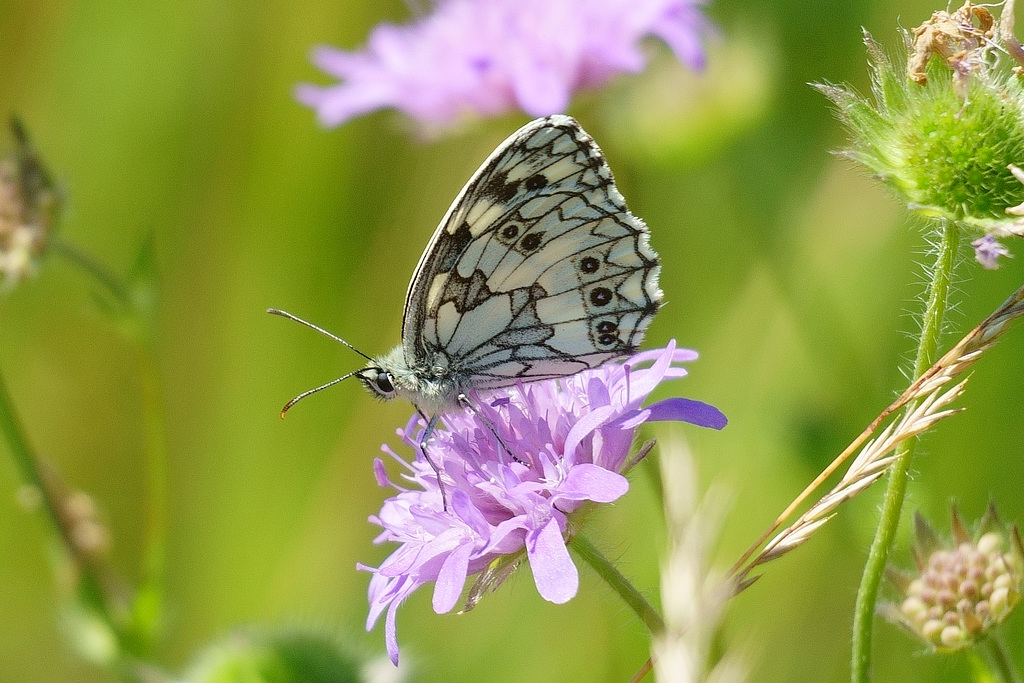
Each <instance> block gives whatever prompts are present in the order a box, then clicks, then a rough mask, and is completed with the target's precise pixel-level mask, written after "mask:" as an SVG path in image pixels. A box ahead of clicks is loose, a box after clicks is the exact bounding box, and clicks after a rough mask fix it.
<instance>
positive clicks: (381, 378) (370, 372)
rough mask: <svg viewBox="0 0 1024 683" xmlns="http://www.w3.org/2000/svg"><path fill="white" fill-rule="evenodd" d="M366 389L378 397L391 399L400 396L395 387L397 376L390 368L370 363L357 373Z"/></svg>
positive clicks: (386, 399)
mask: <svg viewBox="0 0 1024 683" xmlns="http://www.w3.org/2000/svg"><path fill="white" fill-rule="evenodd" d="M356 377H358V378H359V381H360V382H362V383H363V386H364V387H366V390H367V391H369V392H370V393H371V394H373V395H374V396H376V397H377V398H380V399H383V400H385V401H389V400H391V399H393V398H395V397H396V396H398V389H397V388H396V387H395V376H394V374H392V373H391V371H390V370H385V369H384V368H381V367H377V366H376V365H369V366H367V367H365V368H363V369H362V370H360V371H358V372H357V373H356Z"/></svg>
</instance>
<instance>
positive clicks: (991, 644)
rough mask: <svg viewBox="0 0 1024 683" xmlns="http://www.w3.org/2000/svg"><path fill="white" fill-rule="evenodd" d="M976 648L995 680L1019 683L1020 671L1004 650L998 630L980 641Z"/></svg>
mask: <svg viewBox="0 0 1024 683" xmlns="http://www.w3.org/2000/svg"><path fill="white" fill-rule="evenodd" d="M978 649H979V650H980V651H981V653H982V654H983V655H984V657H983V659H984V661H985V664H986V665H987V667H988V668H989V669H990V670H991V671H992V673H993V675H994V676H995V677H996V680H998V681H1000V682H1001V683H1021V677H1020V673H1019V672H1018V671H1017V669H1016V667H1014V665H1013V660H1012V659H1010V653H1009V652H1007V651H1006V644H1005V643H1003V640H1002V638H1000V637H999V634H998V632H997V633H993V634H992V635H990V636H989V637H988V638H986V639H985V640H983V641H981V642H980V643H979V644H978Z"/></svg>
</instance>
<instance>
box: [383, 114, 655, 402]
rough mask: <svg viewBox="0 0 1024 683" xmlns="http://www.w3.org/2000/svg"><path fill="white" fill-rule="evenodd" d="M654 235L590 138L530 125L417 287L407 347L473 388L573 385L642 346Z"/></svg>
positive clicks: (651, 305)
mask: <svg viewBox="0 0 1024 683" xmlns="http://www.w3.org/2000/svg"><path fill="white" fill-rule="evenodd" d="M659 271H660V265H659V262H658V255H657V254H656V253H655V252H654V250H653V249H651V247H650V244H649V243H648V231H647V226H646V225H644V223H643V221H641V220H640V219H639V218H637V217H636V216H633V215H632V214H631V213H630V212H629V210H628V209H627V208H626V204H625V201H624V200H623V198H622V195H621V194H619V191H618V190H617V189H616V187H615V183H614V180H613V178H612V174H611V170H610V169H609V168H608V164H607V162H606V161H605V159H604V156H603V155H602V153H601V150H600V149H598V147H597V145H596V144H595V143H594V141H593V139H591V137H590V136H589V135H587V133H585V132H584V131H583V129H582V128H580V126H579V124H577V123H576V121H575V120H574V119H572V118H570V117H568V116H550V117H547V118H543V119H537V120H536V121H533V122H531V123H529V124H527V125H526V126H524V127H523V128H521V129H520V130H518V131H517V132H516V133H514V134H513V135H512V136H511V137H509V139H508V140H506V141H505V142H504V143H502V144H501V145H500V146H499V147H498V148H497V149H496V150H495V151H494V153H493V154H492V155H491V156H490V158H488V159H487V161H485V162H484V164H483V166H481V167H480V169H479V170H478V171H477V172H476V174H475V175H474V176H473V178H472V179H471V180H470V181H469V183H467V185H466V187H465V188H463V190H462V192H461V193H460V194H459V196H458V197H457V198H456V199H455V202H454V203H453V204H452V206H451V208H450V209H449V210H448V213H447V214H446V215H445V217H444V218H443V219H442V221H441V224H440V225H439V226H438V228H437V231H436V232H435V233H434V236H433V238H432V239H431V241H430V243H429V245H428V246H427V249H426V251H424V253H423V256H422V257H421V258H420V262H419V265H418V266H417V268H416V271H415V273H414V275H413V278H412V282H411V284H410V285H409V291H408V294H407V296H406V302H405V318H404V321H403V325H402V344H403V351H404V354H405V358H406V362H407V363H408V364H409V365H410V367H423V366H424V365H430V364H435V363H436V361H437V359H438V358H439V357H440V358H441V359H442V362H443V363H445V364H447V365H448V366H449V372H450V373H451V374H452V375H453V376H455V377H457V378H458V379H460V381H461V383H462V384H463V385H464V386H468V387H472V388H489V387H499V386H505V385H509V384H512V383H514V382H516V381H517V380H522V381H532V380H537V379H544V378H549V377H558V376H564V375H570V374H574V373H576V372H579V371H581V370H584V369H586V368H589V367H595V366H597V365H600V364H601V363H603V362H605V361H607V360H608V359H610V358H613V357H615V356H619V355H623V354H627V353H630V352H632V351H633V350H635V349H636V347H637V346H638V345H639V344H640V341H641V339H642V337H643V333H644V330H645V329H646V327H647V325H648V323H649V322H650V320H651V317H652V316H653V315H654V313H655V312H656V311H657V309H658V306H659V304H660V301H661V297H662V293H661V290H660V289H659V288H658V273H659Z"/></svg>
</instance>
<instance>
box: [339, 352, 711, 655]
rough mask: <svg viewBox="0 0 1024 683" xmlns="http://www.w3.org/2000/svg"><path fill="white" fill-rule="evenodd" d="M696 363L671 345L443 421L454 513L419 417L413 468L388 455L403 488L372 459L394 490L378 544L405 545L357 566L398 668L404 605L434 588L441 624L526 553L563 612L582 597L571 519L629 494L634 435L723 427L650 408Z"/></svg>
mask: <svg viewBox="0 0 1024 683" xmlns="http://www.w3.org/2000/svg"><path fill="white" fill-rule="evenodd" d="M696 358H697V353H696V352H695V351H690V350H688V349H677V348H675V343H674V342H671V343H669V345H668V346H667V347H666V348H664V349H656V350H653V351H644V352H641V353H638V354H636V355H634V356H632V357H631V358H629V359H628V360H627V361H625V362H616V363H607V364H605V365H602V366H600V367H597V368H594V369H591V370H586V371H584V372H581V373H579V374H577V375H572V376H570V377H564V378H559V379H552V380H545V381H539V382H533V383H530V384H519V385H516V386H512V387H508V388H505V389H500V390H496V391H493V392H490V393H488V394H487V395H486V396H485V397H476V401H475V403H476V408H475V410H474V411H457V412H452V413H451V414H447V415H445V416H444V418H443V420H442V422H443V424H442V425H440V426H439V427H438V429H437V430H436V431H435V432H434V433H433V435H432V436H431V439H430V443H429V449H430V455H431V459H432V460H434V461H435V462H436V463H437V464H438V466H439V467H440V469H441V470H442V472H443V475H442V476H443V479H444V487H445V492H446V494H447V495H448V499H449V505H448V510H447V511H446V510H445V509H444V505H443V502H442V498H441V491H440V489H439V488H438V480H437V475H436V474H435V473H434V470H433V469H432V468H431V466H430V464H429V463H428V462H427V461H426V460H425V459H424V457H423V454H422V453H421V452H420V449H419V447H418V444H419V442H420V438H421V435H422V432H423V428H424V425H423V422H422V421H421V419H420V418H419V416H418V415H414V416H413V417H412V419H410V421H409V423H408V424H407V425H406V427H405V429H404V430H399V431H398V434H399V436H400V437H401V438H402V441H403V442H405V444H406V445H407V446H409V447H410V448H412V449H413V450H414V451H416V452H417V455H416V458H415V459H414V460H413V461H412V462H408V461H406V460H405V459H403V458H401V457H400V456H399V455H397V454H396V453H395V452H394V451H393V450H391V449H390V448H389V447H387V446H384V447H383V448H382V450H383V451H384V452H385V453H387V454H388V455H389V456H391V458H393V459H394V460H395V461H397V462H398V463H399V464H400V465H401V466H402V467H403V468H404V469H405V472H404V473H403V474H402V477H401V478H402V479H403V480H404V481H403V482H401V483H399V482H395V481H392V480H391V479H389V478H388V475H387V473H386V471H385V469H384V463H383V462H382V461H381V459H380V458H378V459H376V460H375V461H374V471H375V473H376V476H377V481H378V483H379V484H380V485H381V486H385V487H393V488H394V489H395V490H396V491H397V493H396V495H394V496H393V497H391V498H388V499H387V500H385V501H384V504H383V505H382V507H381V510H380V513H379V514H378V515H376V516H373V517H371V518H370V521H371V522H373V523H375V524H379V525H380V526H381V527H383V531H382V532H381V533H380V535H378V536H377V538H376V539H375V542H376V543H383V542H386V541H391V542H395V543H399V544H400V546H399V547H398V548H397V549H396V550H395V551H394V552H393V553H392V554H391V555H390V556H389V557H388V558H387V559H386V560H384V562H383V563H382V564H381V565H380V566H379V567H376V568H373V567H367V566H364V565H359V568H360V569H364V570H367V571H370V572H373V578H372V579H371V580H370V588H369V603H370V612H369V616H368V617H367V630H369V629H371V628H373V626H374V624H375V623H376V622H377V619H378V618H379V617H380V615H381V614H382V613H384V611H385V610H386V611H387V618H386V620H385V629H384V632H385V641H386V643H387V650H388V654H389V656H390V657H391V661H392V662H394V663H396V664H397V663H398V639H397V635H396V630H395V613H396V611H397V609H398V606H399V605H400V604H401V603H402V601H403V600H405V599H406V598H407V597H409V595H410V594H411V593H412V592H413V591H415V590H416V589H417V588H419V587H420V586H422V585H423V584H425V583H429V582H434V596H433V607H434V611H435V612H437V613H438V614H443V613H445V612H448V611H450V610H451V609H452V608H453V607H455V605H456V603H457V602H458V601H459V597H460V595H461V594H462V591H463V588H464V587H465V583H466V579H467V577H469V576H470V575H472V574H476V573H478V572H481V571H482V570H484V569H485V568H487V567H488V565H490V564H491V562H493V561H494V560H497V559H500V558H502V557H505V556H512V555H520V556H521V555H522V553H523V551H525V555H526V558H527V559H528V561H529V563H530V568H531V570H532V573H533V579H534V583H535V584H536V586H537V591H538V592H539V593H540V595H541V597H543V598H544V599H545V600H549V601H551V602H554V603H559V604H560V603H564V602H566V601H568V600H569V599H571V598H572V597H573V596H575V595H576V590H577V588H578V585H579V574H578V572H577V570H576V566H575V564H573V561H572V559H571V558H570V557H569V552H568V549H567V547H566V533H567V530H568V521H569V517H570V515H572V513H573V512H574V511H575V510H577V509H578V508H579V507H580V506H581V505H583V504H584V503H586V502H587V501H592V502H594V503H609V502H612V501H614V500H616V499H618V498H619V497H620V496H622V495H623V494H624V493H626V491H627V490H628V489H629V482H628V481H627V480H626V478H625V477H624V476H623V470H624V469H625V468H626V467H627V466H629V465H631V464H632V463H630V462H628V458H629V455H630V452H631V447H632V445H633V436H634V434H635V432H636V430H637V428H638V427H639V426H640V425H642V424H643V423H645V422H653V421H681V422H689V423H692V424H696V425H700V426H702V427H711V428H714V429H721V428H722V427H724V426H725V423H726V418H725V416H724V415H723V414H722V413H721V412H720V411H719V410H718V409H717V408H714V407H713V406H710V405H708V404H706V403H701V402H700V401H694V400H692V399H685V398H669V399H666V400H663V401H660V402H657V403H654V404H653V405H650V406H647V407H643V402H644V400H645V399H646V398H647V396H648V395H649V394H650V393H651V392H652V391H653V390H654V388H655V387H657V386H658V384H659V383H660V382H661V381H662V380H665V379H674V378H678V377H683V376H684V375H686V374H687V373H686V370H685V369H683V368H682V367H680V364H681V363H683V362H686V361H691V360H694V359H696ZM495 432H496V433H497V434H498V435H499V436H500V438H501V442H499V441H498V439H497V438H496V437H495ZM502 443H504V444H505V446H507V447H508V449H507V450H506V447H505V446H503V445H502ZM509 451H511V452H512V453H514V454H515V455H514V457H513V456H512V455H510V454H509Z"/></svg>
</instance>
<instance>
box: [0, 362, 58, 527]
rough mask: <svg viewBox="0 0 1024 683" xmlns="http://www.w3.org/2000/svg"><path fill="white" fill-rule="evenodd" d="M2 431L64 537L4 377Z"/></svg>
mask: <svg viewBox="0 0 1024 683" xmlns="http://www.w3.org/2000/svg"><path fill="white" fill-rule="evenodd" d="M0 430H2V431H3V434H4V436H5V437H6V439H7V445H8V447H9V448H10V450H11V455H12V456H13V457H14V461H15V463H16V464H17V465H18V469H20V470H21V476H22V478H23V479H24V480H25V483H26V484H28V485H29V486H32V487H34V488H35V489H36V490H37V491H38V492H39V495H40V497H41V500H42V507H43V509H44V510H45V511H46V515H47V517H49V519H50V521H51V522H52V523H53V526H54V530H55V531H57V532H58V533H61V534H62V535H63V528H62V527H63V523H62V518H61V514H60V510H59V509H58V508H57V501H55V500H53V497H52V495H51V491H50V488H49V487H48V486H46V484H45V482H44V481H43V473H42V472H41V471H40V469H39V461H38V460H36V456H35V454H34V453H33V452H32V448H31V447H30V446H29V443H28V437H26V436H25V430H24V429H23V428H22V426H21V420H20V419H19V418H18V414H17V412H16V411H15V410H14V403H13V402H12V401H11V395H10V394H9V393H8V391H7V384H6V383H5V382H4V378H3V375H0Z"/></svg>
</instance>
